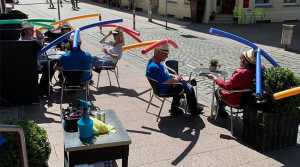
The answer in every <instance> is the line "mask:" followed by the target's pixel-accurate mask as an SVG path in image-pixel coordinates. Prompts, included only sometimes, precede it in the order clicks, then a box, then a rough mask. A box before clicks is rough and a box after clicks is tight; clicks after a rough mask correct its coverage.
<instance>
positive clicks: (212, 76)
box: [205, 74, 217, 80]
mask: <svg viewBox="0 0 300 167" xmlns="http://www.w3.org/2000/svg"><path fill="white" fill-rule="evenodd" d="M205 76H206V77H207V78H209V79H213V80H215V79H216V78H217V77H216V76H214V75H212V74H207V75H205Z"/></svg>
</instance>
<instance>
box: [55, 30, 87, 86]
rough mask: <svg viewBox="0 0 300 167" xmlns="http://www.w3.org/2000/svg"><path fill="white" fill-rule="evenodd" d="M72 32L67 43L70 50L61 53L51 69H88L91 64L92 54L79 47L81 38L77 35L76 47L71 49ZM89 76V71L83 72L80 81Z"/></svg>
mask: <svg viewBox="0 0 300 167" xmlns="http://www.w3.org/2000/svg"><path fill="white" fill-rule="evenodd" d="M73 38H74V33H72V34H71V36H70V39H69V45H70V48H71V51H69V52H67V53H64V54H62V55H61V56H60V57H59V58H58V60H57V63H56V64H55V65H54V67H53V69H54V70H55V71H56V70H90V67H91V64H92V56H91V54H90V53H88V52H84V51H82V50H81V49H80V45H81V39H80V36H78V44H77V45H78V49H77V50H72V48H73V47H72V44H73ZM89 78H90V73H89V72H85V73H84V74H83V76H82V78H81V82H84V81H86V80H88V79H89Z"/></svg>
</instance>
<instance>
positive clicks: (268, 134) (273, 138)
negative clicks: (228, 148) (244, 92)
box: [243, 106, 300, 152]
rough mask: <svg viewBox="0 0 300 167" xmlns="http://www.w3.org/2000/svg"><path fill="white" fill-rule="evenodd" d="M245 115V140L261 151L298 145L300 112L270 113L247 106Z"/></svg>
mask: <svg viewBox="0 0 300 167" xmlns="http://www.w3.org/2000/svg"><path fill="white" fill-rule="evenodd" d="M243 114H244V118H243V122H244V127H243V140H244V141H245V142H246V143H248V144H250V145H251V146H253V147H255V148H256V149H258V150H259V151H262V152H266V151H272V150H276V149H279V148H284V147H288V146H291V145H296V143H297V135H298V125H299V120H300V114H299V110H298V111H297V112H296V113H268V112H262V111H257V109H256V108H254V107H252V106H245V109H244V113H243Z"/></svg>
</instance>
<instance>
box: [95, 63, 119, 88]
mask: <svg viewBox="0 0 300 167" xmlns="http://www.w3.org/2000/svg"><path fill="white" fill-rule="evenodd" d="M117 63H118V62H117ZM117 63H116V64H115V65H114V66H101V67H93V71H95V72H97V73H98V74H99V75H98V80H97V88H98V86H99V79H100V73H101V71H102V70H106V72H107V75H108V79H109V84H110V86H111V81H110V76H109V73H108V71H111V72H113V73H115V76H116V79H117V82H118V86H119V87H120V83H119V79H118V78H119V70H118V66H117Z"/></svg>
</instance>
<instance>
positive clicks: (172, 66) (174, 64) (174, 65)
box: [165, 60, 178, 75]
mask: <svg viewBox="0 0 300 167" xmlns="http://www.w3.org/2000/svg"><path fill="white" fill-rule="evenodd" d="M165 65H166V66H167V69H168V71H169V73H170V74H176V75H177V74H178V61H177V60H167V61H166V62H165Z"/></svg>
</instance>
